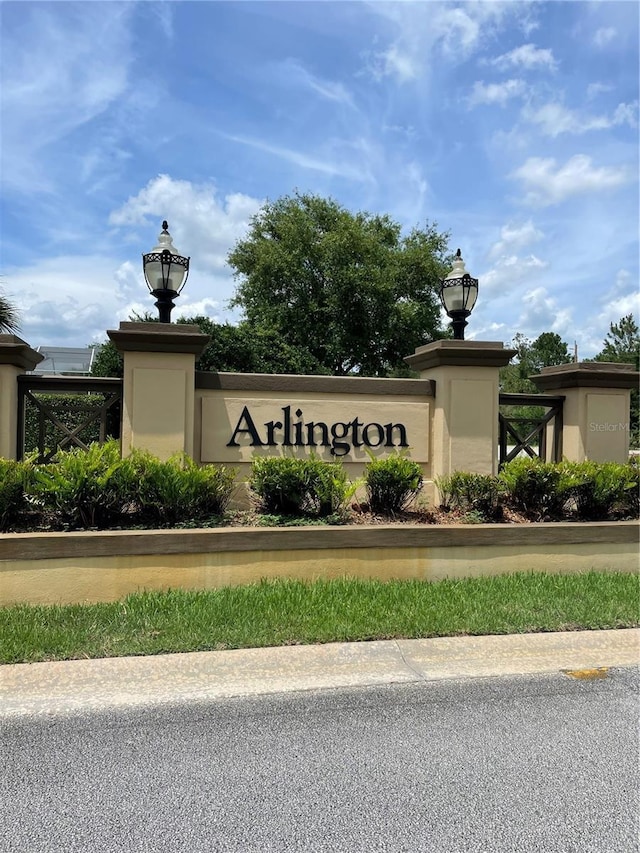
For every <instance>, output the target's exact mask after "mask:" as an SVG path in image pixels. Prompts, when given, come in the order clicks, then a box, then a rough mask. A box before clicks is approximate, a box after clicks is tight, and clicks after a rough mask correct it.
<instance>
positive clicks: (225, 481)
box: [122, 450, 235, 527]
mask: <svg viewBox="0 0 640 853" xmlns="http://www.w3.org/2000/svg"><path fill="white" fill-rule="evenodd" d="M122 470H123V472H126V474H125V477H124V479H125V480H126V482H127V483H128V484H130V485H129V489H128V498H129V501H130V507H129V509H130V512H131V515H132V520H135V521H136V522H138V523H141V524H145V525H153V526H155V527H170V526H174V525H176V524H179V523H180V522H198V521H204V520H208V519H211V518H214V517H220V516H222V515H224V512H225V511H226V509H227V507H228V505H229V501H230V500H231V496H232V494H233V490H234V476H235V471H234V470H233V469H230V468H226V467H224V466H215V465H204V466H199V465H197V464H196V463H195V462H194V461H193V460H192V459H190V458H189V457H187V456H185V455H177V456H174V457H172V458H171V459H168V460H166V461H161V460H160V459H157V458H156V457H155V456H152V455H151V454H150V453H146V452H144V451H140V450H137V451H134V452H133V453H132V454H131V455H130V456H128V457H127V458H126V459H123V460H122Z"/></svg>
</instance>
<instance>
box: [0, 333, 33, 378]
mask: <svg viewBox="0 0 640 853" xmlns="http://www.w3.org/2000/svg"><path fill="white" fill-rule="evenodd" d="M41 361H44V356H43V355H42V353H39V352H37V351H36V350H34V349H32V347H30V346H29V344H28V343H27V342H26V341H23V340H22V338H19V337H18V336H17V335H0V364H11V365H13V366H14V367H20V368H21V369H22V370H34V369H35V367H36V366H37V365H38V364H40V362H41Z"/></svg>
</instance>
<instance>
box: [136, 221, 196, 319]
mask: <svg viewBox="0 0 640 853" xmlns="http://www.w3.org/2000/svg"><path fill="white" fill-rule="evenodd" d="M142 269H143V272H144V278H145V281H146V282H147V287H148V288H149V291H150V293H151V295H152V296H155V298H156V303H155V304H156V308H157V309H158V315H159V318H160V322H161V323H170V322H171V311H172V309H173V300H174V299H175V298H176V297H177V296H179V295H180V293H181V291H182V288H183V287H184V286H185V284H186V282H187V277H188V275H189V258H186V257H184V256H183V255H181V254H180V253H179V252H178V250H177V249H176V247H175V246H174V245H173V240H172V239H171V234H169V225H168V223H167V221H166V219H165V221H164V222H163V223H162V232H161V233H160V236H159V237H158V245H157V246H154V248H153V249H152V250H151V251H150V252H147V253H146V254H143V256H142Z"/></svg>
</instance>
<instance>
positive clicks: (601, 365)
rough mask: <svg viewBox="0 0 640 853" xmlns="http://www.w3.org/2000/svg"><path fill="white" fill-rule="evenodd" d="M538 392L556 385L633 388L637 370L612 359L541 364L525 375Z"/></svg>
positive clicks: (636, 383)
mask: <svg viewBox="0 0 640 853" xmlns="http://www.w3.org/2000/svg"><path fill="white" fill-rule="evenodd" d="M529 378H530V379H531V381H532V382H533V383H534V385H535V386H536V387H537V388H538V390H539V391H553V390H555V389H559V388H622V389H626V388H637V387H638V382H639V381H640V373H639V372H638V371H637V370H635V369H634V366H633V364H628V363H626V362H613V361H578V362H571V363H570V364H557V365H554V366H552V367H543V368H542V370H541V372H540V373H539V374H537V375H536V376H530V377H529Z"/></svg>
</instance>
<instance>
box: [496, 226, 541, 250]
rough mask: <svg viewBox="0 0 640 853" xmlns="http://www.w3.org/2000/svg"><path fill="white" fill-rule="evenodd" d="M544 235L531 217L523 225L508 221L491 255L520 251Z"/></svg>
mask: <svg viewBox="0 0 640 853" xmlns="http://www.w3.org/2000/svg"><path fill="white" fill-rule="evenodd" d="M543 236H544V234H543V233H542V231H539V230H538V229H537V228H536V227H535V225H534V224H533V222H532V221H531V219H529V220H527V222H524V223H523V224H522V225H512V224H511V223H508V224H507V225H503V226H502V228H501V230H500V240H499V241H498V242H497V243H494V244H493V246H492V247H491V250H490V252H489V256H490V257H491V258H497V257H501V256H502V255H504V254H506V253H509V252H519V251H521V250H522V249H524V248H525V247H526V246H529V245H531V243H535V242H537V241H538V240H541V239H542V237H543ZM532 257H533V256H532Z"/></svg>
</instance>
